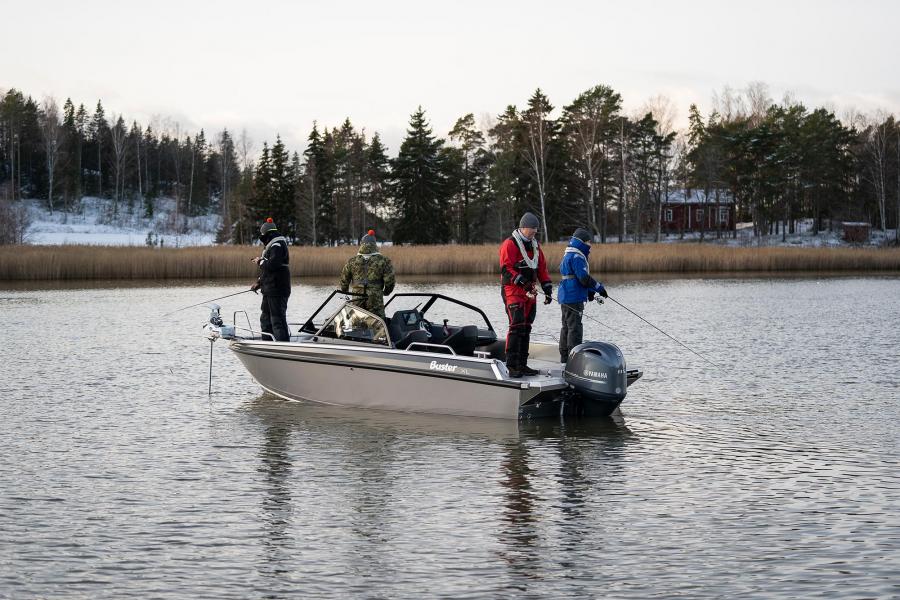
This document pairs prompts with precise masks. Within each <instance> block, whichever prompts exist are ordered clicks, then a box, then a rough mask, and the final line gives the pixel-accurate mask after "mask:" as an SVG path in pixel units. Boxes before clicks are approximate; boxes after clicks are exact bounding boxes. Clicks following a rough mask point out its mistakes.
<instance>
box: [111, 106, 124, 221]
mask: <svg viewBox="0 0 900 600" xmlns="http://www.w3.org/2000/svg"><path fill="white" fill-rule="evenodd" d="M113 120H114V121H115V124H114V125H113V126H112V127H110V130H109V134H110V136H109V137H110V140H111V142H112V149H113V156H112V160H113V165H112V166H113V179H114V180H115V183H114V185H113V190H114V191H113V214H114V215H118V214H119V201H120V200H121V199H122V196H123V195H124V191H125V159H126V157H127V155H128V145H127V143H126V142H127V141H128V129H127V128H126V127H125V119H123V118H122V115H119V116H118V118H114V119H113Z"/></svg>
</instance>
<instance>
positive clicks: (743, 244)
mask: <svg viewBox="0 0 900 600" xmlns="http://www.w3.org/2000/svg"><path fill="white" fill-rule="evenodd" d="M23 202H25V203H26V205H27V206H28V211H29V214H30V217H31V224H30V226H29V227H28V230H27V232H26V236H25V241H26V243H27V244H29V245H33V246H63V245H72V246H150V245H153V246H162V247H166V248H184V247H197V246H213V245H216V241H215V240H216V232H217V231H218V229H219V228H220V227H221V218H220V217H219V216H217V215H201V216H195V217H181V219H180V220H181V222H182V228H181V229H182V231H183V233H174V232H173V230H174V229H175V228H174V207H175V200H174V199H172V198H158V199H156V200H155V201H154V205H155V207H156V210H155V213H154V215H153V216H152V217H149V218H148V217H145V216H143V215H141V214H140V211H141V206H140V204H139V203H134V204H128V203H123V204H121V205H120V206H119V211H118V213H117V214H116V213H115V211H114V207H113V204H112V201H111V200H108V199H103V198H94V197H85V198H83V199H82V201H81V204H80V206H79V207H78V209H77V210H73V211H71V212H63V211H60V210H57V211H54V213H53V214H50V211H49V210H48V209H47V207H46V202H45V201H43V200H24V201H23ZM796 226H797V229H796V232H795V233H793V234H788V235H787V236H782V234H780V233H778V234H772V235H765V236H760V237H753V235H752V234H753V230H752V224H750V223H738V227H737V231H736V234H735V235H734V237H732V234H733V233H734V232H731V231H723V232H722V237H721V238H720V239H716V232H715V230H712V231H707V232H706V234H705V235H704V236H703V243H704V244H709V245H715V246H728V247H735V248H753V247H762V248H766V247H800V248H859V247H866V248H872V247H882V246H887V245H891V244H893V243H894V241H895V240H896V239H897V238H896V232H895V231H894V230H891V229H889V230H887V231H886V232H882V231H881V230H877V229H873V230H872V231H871V235H870V237H869V240H868V241H867V242H863V243H849V242H846V241H844V240H843V239H842V231H841V229H840V226H839V225H836V227H835V228H834V230H833V231H827V230H826V231H820V232H819V233H818V234H817V235H814V234H813V233H812V227H813V221H812V219H801V220H799V221H797V222H796ZM148 236H149V239H148ZM653 237H654V236H653V234H652V233H645V234H644V236H643V242H642V243H643V244H652V243H654V242H653ZM148 242H151V243H148ZM699 242H700V234H699V232H686V233H685V234H684V235H683V236H682V235H680V234H678V233H672V234H669V235H665V234H663V235H662V236H661V238H660V243H663V244H698V243H699ZM618 243H619V240H618V237H617V236H613V235H611V236H608V237H607V240H606V244H607V245H611V244H618ZM626 243H628V244H633V243H634V239H633V237H632V236H628V237H627V238H626Z"/></svg>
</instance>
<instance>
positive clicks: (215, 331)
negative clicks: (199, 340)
mask: <svg viewBox="0 0 900 600" xmlns="http://www.w3.org/2000/svg"><path fill="white" fill-rule="evenodd" d="M206 306H207V307H208V308H209V321H207V322H206V324H204V325H203V330H204V331H205V332H206V339H208V340H209V341H210V342H215V341H216V340H217V339H219V338H225V339H229V338H233V337H234V325H225V322H224V321H223V320H222V315H221V314H220V312H219V311H221V309H222V307H221V306H219V305H218V304H207V305H206Z"/></svg>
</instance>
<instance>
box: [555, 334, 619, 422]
mask: <svg viewBox="0 0 900 600" xmlns="http://www.w3.org/2000/svg"><path fill="white" fill-rule="evenodd" d="M563 378H564V379H565V380H566V383H568V384H569V385H570V386H572V388H573V389H574V390H575V391H576V392H577V393H578V395H579V396H580V400H581V402H579V404H580V405H581V406H580V407H579V410H578V412H579V413H582V414H598V415H609V414H610V413H611V412H612V411H613V410H615V409H616V407H617V406H619V403H621V402H622V400H624V399H625V394H626V393H627V391H628V374H627V370H626V369H625V357H624V356H622V351H621V350H619V348H618V346H616V345H615V344H609V343H607V342H585V343H583V344H579V345H578V346H575V347H574V348H572V350H571V352H569V357H568V359H567V361H566V368H565V370H564V371H563Z"/></svg>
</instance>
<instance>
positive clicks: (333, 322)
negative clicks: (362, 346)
mask: <svg viewBox="0 0 900 600" xmlns="http://www.w3.org/2000/svg"><path fill="white" fill-rule="evenodd" d="M316 335H318V336H320V337H325V338H334V339H338V340H348V341H351V342H367V343H369V344H381V345H382V346H390V344H391V342H390V339H389V338H388V334H387V327H386V326H385V324H384V321H382V320H381V319H379V318H378V317H376V316H375V315H373V314H372V313H370V312H368V311H365V310H363V309H361V308H359V307H358V306H354V305H352V304H347V305H345V306H344V307H343V308H341V309H340V310H339V311H337V313H335V314H334V316H332V317H331V318H330V319H329V320H328V321H327V322H326V323H325V325H323V326H322V328H321V329H320V330H319V331H318V332H317V333H316Z"/></svg>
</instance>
